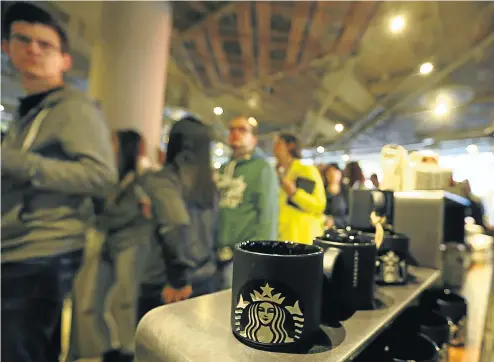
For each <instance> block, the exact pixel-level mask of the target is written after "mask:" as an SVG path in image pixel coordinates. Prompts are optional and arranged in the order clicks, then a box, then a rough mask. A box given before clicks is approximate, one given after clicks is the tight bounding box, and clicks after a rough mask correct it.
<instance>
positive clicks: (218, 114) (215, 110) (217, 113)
mask: <svg viewBox="0 0 494 362" xmlns="http://www.w3.org/2000/svg"><path fill="white" fill-rule="evenodd" d="M213 112H214V114H216V115H217V116H221V115H222V114H223V108H221V107H214V109H213Z"/></svg>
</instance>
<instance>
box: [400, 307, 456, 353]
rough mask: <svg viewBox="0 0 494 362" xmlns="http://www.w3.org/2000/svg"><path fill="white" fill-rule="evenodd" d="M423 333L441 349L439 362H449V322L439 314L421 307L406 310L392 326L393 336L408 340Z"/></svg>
mask: <svg viewBox="0 0 494 362" xmlns="http://www.w3.org/2000/svg"><path fill="white" fill-rule="evenodd" d="M417 333H423V334H424V335H426V336H427V337H429V338H430V339H432V340H433V341H434V342H435V343H436V344H437V346H438V347H439V361H440V362H447V361H448V342H449V320H448V319H447V318H445V317H443V316H442V315H440V314H439V313H436V312H434V311H432V310H430V309H425V308H421V307H410V308H408V309H406V310H405V311H404V312H403V313H402V314H401V315H400V316H399V317H398V318H397V319H396V321H395V323H394V324H393V326H392V334H393V335H394V336H395V337H398V336H401V338H403V339H407V338H408V337H409V336H410V335H415V334H417Z"/></svg>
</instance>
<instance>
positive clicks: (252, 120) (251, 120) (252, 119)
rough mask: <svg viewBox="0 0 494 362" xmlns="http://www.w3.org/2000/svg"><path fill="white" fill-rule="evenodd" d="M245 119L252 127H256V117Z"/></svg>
mask: <svg viewBox="0 0 494 362" xmlns="http://www.w3.org/2000/svg"><path fill="white" fill-rule="evenodd" d="M247 121H248V122H249V124H250V125H251V126H252V127H257V119H255V118H254V117H249V119H248V120H247Z"/></svg>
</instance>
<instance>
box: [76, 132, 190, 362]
mask: <svg viewBox="0 0 494 362" xmlns="http://www.w3.org/2000/svg"><path fill="white" fill-rule="evenodd" d="M114 150H115V155H116V158H117V160H118V165H119V181H120V182H119V184H118V185H117V186H116V187H115V188H114V189H113V190H112V191H111V192H110V193H109V195H108V197H107V199H106V202H105V205H104V207H103V210H102V212H101V214H99V215H98V217H97V223H96V225H97V230H98V231H99V232H100V234H101V236H99V235H94V236H95V237H100V239H99V240H96V241H95V240H91V241H90V243H91V245H89V244H88V248H87V249H86V255H85V260H84V264H83V268H82V270H81V272H80V274H79V275H78V277H77V279H76V283H75V288H74V293H73V307H72V313H73V318H72V320H73V323H72V328H71V346H70V351H69V356H70V357H71V360H75V359H78V358H94V357H97V356H98V355H102V356H103V362H113V361H122V362H123V361H132V360H133V354H134V337H135V330H136V327H137V305H138V304H137V302H138V296H139V292H140V285H141V280H142V276H143V272H144V269H145V266H146V265H147V262H146V261H147V259H148V253H149V248H150V241H151V238H152V237H153V235H154V233H155V232H156V229H157V228H158V227H159V226H162V225H165V224H166V223H167V222H168V219H169V217H168V216H167V212H168V213H171V212H172V211H170V210H166V206H165V205H164V203H165V202H168V200H165V199H164V198H160V197H159V195H160V187H161V185H160V184H159V182H158V181H157V180H156V177H154V174H153V173H151V172H147V173H146V174H144V175H139V172H138V167H139V165H138V160H139V156H140V154H141V153H142V138H141V136H140V135H139V134H138V133H137V132H135V131H133V130H121V131H118V132H117V133H116V134H115V137H114ZM165 234H166V233H165ZM164 244H165V245H164V247H166V250H167V256H168V259H167V261H168V264H169V265H170V270H171V269H172V268H174V269H175V283H174V284H172V286H173V287H174V288H176V290H175V294H179V290H180V288H183V287H184V286H185V285H186V284H187V282H186V279H185V269H186V263H185V261H184V260H185V259H184V258H183V255H184V252H183V251H184V246H183V245H182V242H180V243H179V242H176V241H173V242H172V241H169V240H168V239H166V241H165V242H164ZM110 297H111V299H110ZM179 299H180V298H179ZM170 301H172V300H170ZM108 305H110V306H111V308H110V314H111V315H112V317H113V320H114V324H113V326H114V327H115V330H114V331H113V332H114V334H115V335H116V336H117V339H118V347H117V348H116V349H114V348H113V345H112V338H111V337H112V333H111V328H110V326H109V325H108V322H107V320H106V318H105V314H106V312H107V309H106V308H105V307H106V306H108Z"/></svg>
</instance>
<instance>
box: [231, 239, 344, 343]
mask: <svg viewBox="0 0 494 362" xmlns="http://www.w3.org/2000/svg"><path fill="white" fill-rule="evenodd" d="M233 252H234V261H233V286H232V309H231V327H232V331H233V334H234V335H235V337H236V338H237V339H239V340H240V341H241V342H243V343H245V344H247V345H248V346H250V347H253V348H257V349H262V350H271V351H296V350H298V349H300V350H303V349H305V348H307V346H309V345H310V344H311V340H312V339H313V337H314V335H315V333H316V332H317V331H319V327H320V324H321V323H323V322H324V321H323V320H322V318H321V308H322V305H324V304H325V303H329V304H331V303H333V304H334V303H335V302H334V300H337V299H338V296H339V295H340V293H339V292H338V291H337V290H333V293H328V292H327V291H326V293H323V284H324V282H325V281H330V280H333V279H335V278H341V275H342V273H343V272H344V269H343V264H342V259H341V251H340V250H338V249H334V248H331V249H328V250H326V251H324V250H323V249H321V248H319V247H318V246H315V245H305V244H297V243H292V242H279V241H246V242H243V243H240V244H237V245H236V246H235V248H234V251H233ZM328 298H329V299H331V298H333V299H334V300H331V301H329V302H328Z"/></svg>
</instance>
